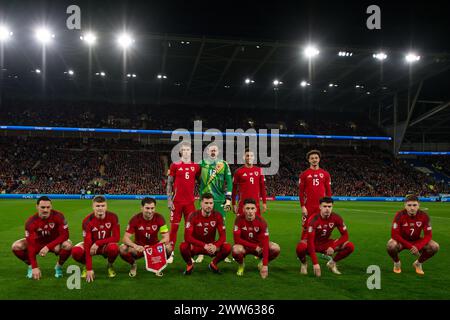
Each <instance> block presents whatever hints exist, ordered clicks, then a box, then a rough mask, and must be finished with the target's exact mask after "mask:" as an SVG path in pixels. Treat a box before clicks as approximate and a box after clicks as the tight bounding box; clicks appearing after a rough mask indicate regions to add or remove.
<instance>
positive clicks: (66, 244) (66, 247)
mask: <svg viewBox="0 0 450 320" xmlns="http://www.w3.org/2000/svg"><path fill="white" fill-rule="evenodd" d="M72 247H73V245H72V241H70V240H67V241H64V242H63V243H62V244H61V249H63V250H71V249H72Z"/></svg>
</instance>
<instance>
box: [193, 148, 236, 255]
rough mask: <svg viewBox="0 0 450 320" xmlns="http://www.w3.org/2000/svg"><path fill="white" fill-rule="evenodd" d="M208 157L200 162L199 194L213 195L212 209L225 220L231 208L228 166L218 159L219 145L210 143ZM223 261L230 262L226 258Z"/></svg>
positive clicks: (231, 185)
mask: <svg viewBox="0 0 450 320" xmlns="http://www.w3.org/2000/svg"><path fill="white" fill-rule="evenodd" d="M206 152H207V154H208V157H207V158H206V159H203V160H202V161H201V162H200V167H201V176H200V194H204V193H211V194H212V195H213V197H214V210H215V211H217V212H220V213H221V214H222V218H223V220H224V223H225V222H226V212H228V211H230V210H231V193H232V188H233V181H232V180H233V179H232V175H231V170H230V166H229V165H228V163H227V162H226V161H224V160H221V159H219V147H218V146H217V145H216V144H210V145H209V146H208V148H207V150H206ZM202 260H203V255H199V256H198V258H197V260H196V261H195V262H197V263H200V262H202ZM225 262H231V260H230V259H228V258H226V259H225Z"/></svg>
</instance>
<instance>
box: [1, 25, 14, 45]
mask: <svg viewBox="0 0 450 320" xmlns="http://www.w3.org/2000/svg"><path fill="white" fill-rule="evenodd" d="M12 35H13V33H12V31H11V30H9V28H8V27H7V26H0V42H5V41H8V40H9V38H11V37H12Z"/></svg>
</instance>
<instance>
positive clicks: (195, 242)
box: [180, 193, 231, 275]
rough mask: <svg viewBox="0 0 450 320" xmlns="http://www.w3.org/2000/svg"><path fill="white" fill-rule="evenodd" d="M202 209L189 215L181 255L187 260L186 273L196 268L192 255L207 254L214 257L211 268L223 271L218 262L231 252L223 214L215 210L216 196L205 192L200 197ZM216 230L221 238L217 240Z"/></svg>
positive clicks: (215, 271)
mask: <svg viewBox="0 0 450 320" xmlns="http://www.w3.org/2000/svg"><path fill="white" fill-rule="evenodd" d="M200 205H201V209H200V210H198V211H195V212H194V213H192V214H191V215H190V216H189V219H188V222H187V223H186V230H185V232H184V242H183V243H181V245H180V251H181V255H182V256H183V259H184V261H186V264H187V265H186V270H185V271H184V274H185V275H190V274H191V273H192V270H193V269H194V265H193V263H192V257H193V256H195V255H198V254H207V255H209V256H211V257H214V259H213V260H212V261H211V263H210V264H209V269H210V270H211V271H212V272H214V273H221V271H220V270H219V268H218V267H217V264H218V263H219V262H220V261H222V260H224V259H225V258H226V257H227V256H228V255H229V254H230V252H231V245H230V244H228V243H226V242H225V240H226V230H225V225H224V223H223V219H222V215H221V214H220V213H219V212H217V211H215V210H214V209H213V208H214V197H213V195H212V194H210V193H204V194H203V195H202V196H201V199H200ZM216 232H218V233H219V239H217V240H216Z"/></svg>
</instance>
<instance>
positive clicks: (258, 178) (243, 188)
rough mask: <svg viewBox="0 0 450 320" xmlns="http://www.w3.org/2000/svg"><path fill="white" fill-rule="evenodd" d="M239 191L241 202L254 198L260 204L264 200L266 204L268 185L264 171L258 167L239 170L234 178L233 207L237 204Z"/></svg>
mask: <svg viewBox="0 0 450 320" xmlns="http://www.w3.org/2000/svg"><path fill="white" fill-rule="evenodd" d="M238 190H239V201H241V200H245V199H247V198H253V199H255V200H256V202H259V200H260V198H262V201H263V203H266V184H265V178H264V175H263V173H262V169H261V168H259V167H256V166H252V167H251V168H247V167H245V166H243V167H240V168H239V169H237V170H236V172H235V173H234V177H233V194H232V199H233V201H232V202H233V205H234V204H236V195H237V192H238Z"/></svg>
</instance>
